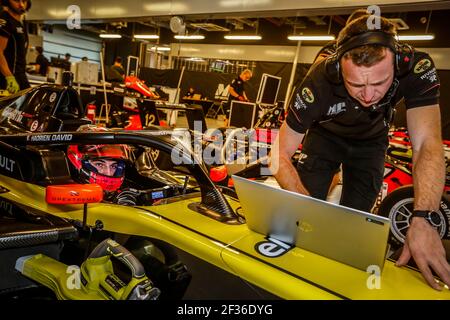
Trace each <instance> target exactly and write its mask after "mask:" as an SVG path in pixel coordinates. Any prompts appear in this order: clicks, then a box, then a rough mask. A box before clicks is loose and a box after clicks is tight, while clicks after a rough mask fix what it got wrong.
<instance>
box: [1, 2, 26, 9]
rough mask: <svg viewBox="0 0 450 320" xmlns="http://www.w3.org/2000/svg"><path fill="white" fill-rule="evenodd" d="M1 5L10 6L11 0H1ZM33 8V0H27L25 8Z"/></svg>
mask: <svg viewBox="0 0 450 320" xmlns="http://www.w3.org/2000/svg"><path fill="white" fill-rule="evenodd" d="M1 5H2V6H4V7H10V4H9V0H1ZM30 9H31V0H28V1H27V7H26V8H25V10H26V11H29V10H30Z"/></svg>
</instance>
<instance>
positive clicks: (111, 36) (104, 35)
mask: <svg viewBox="0 0 450 320" xmlns="http://www.w3.org/2000/svg"><path fill="white" fill-rule="evenodd" d="M100 38H103V39H120V38H122V36H121V35H120V34H115V33H102V34H100Z"/></svg>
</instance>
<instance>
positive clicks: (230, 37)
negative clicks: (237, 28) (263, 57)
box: [224, 34, 262, 40]
mask: <svg viewBox="0 0 450 320" xmlns="http://www.w3.org/2000/svg"><path fill="white" fill-rule="evenodd" d="M224 38H225V39H227V40H261V39H262V37H261V36H258V35H230V34H228V35H226V36H224Z"/></svg>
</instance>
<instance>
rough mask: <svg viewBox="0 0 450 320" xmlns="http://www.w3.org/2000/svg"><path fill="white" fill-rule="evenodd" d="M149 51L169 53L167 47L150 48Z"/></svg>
mask: <svg viewBox="0 0 450 320" xmlns="http://www.w3.org/2000/svg"><path fill="white" fill-rule="evenodd" d="M150 50H153V51H155V50H156V51H170V48H169V47H151V48H150Z"/></svg>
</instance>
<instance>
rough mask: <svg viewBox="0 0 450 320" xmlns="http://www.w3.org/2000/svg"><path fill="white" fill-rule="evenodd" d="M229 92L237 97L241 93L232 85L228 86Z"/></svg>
mask: <svg viewBox="0 0 450 320" xmlns="http://www.w3.org/2000/svg"><path fill="white" fill-rule="evenodd" d="M228 92H229V93H230V94H231V95H232V96H233V97H235V98H238V97H239V94H238V93H237V92H236V91H235V90H234V88H233V87H232V86H231V85H230V86H228Z"/></svg>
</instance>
